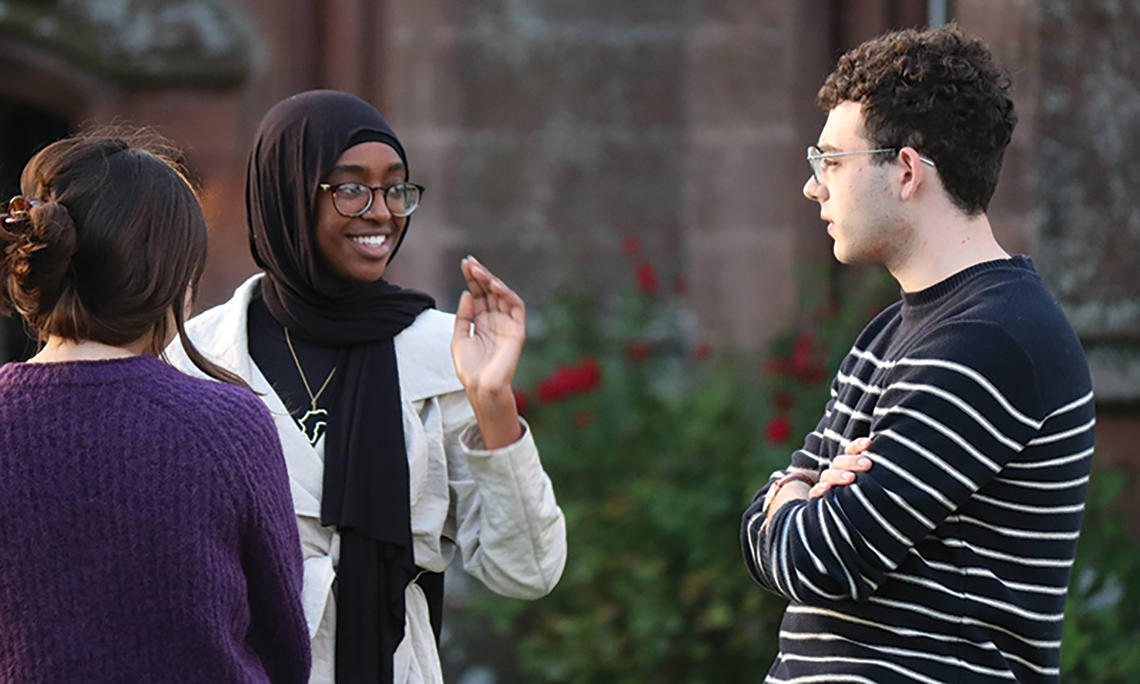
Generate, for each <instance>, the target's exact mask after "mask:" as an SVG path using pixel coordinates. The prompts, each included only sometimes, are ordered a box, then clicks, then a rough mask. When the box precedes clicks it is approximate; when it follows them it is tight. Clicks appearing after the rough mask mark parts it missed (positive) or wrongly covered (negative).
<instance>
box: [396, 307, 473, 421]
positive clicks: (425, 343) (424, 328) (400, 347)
mask: <svg viewBox="0 0 1140 684" xmlns="http://www.w3.org/2000/svg"><path fill="white" fill-rule="evenodd" d="M454 329H455V315H454V314H449V313H445V312H443V311H439V310H438V309H426V310H424V311H423V312H422V313H420V315H419V316H417V317H416V320H415V321H414V322H413V323H412V324H411V325H409V326H408V327H407V328H405V329H404V330H403V331H401V332H400V334H399V335H397V336H396V338H395V340H394V344H395V347H396V364H397V367H398V369H399V373H400V387H401V391H402V393H403V395H404V396H405V398H407V399H409V400H412V401H416V400H418V399H424V398H427V397H431V396H438V395H441V394H447V393H448V392H454V391H456V390H460V389H462V388H463V385H462V384H461V383H460V382H459V378H458V377H456V375H455V366H454V364H453V363H452V360H451V335H452V332H453V331H454Z"/></svg>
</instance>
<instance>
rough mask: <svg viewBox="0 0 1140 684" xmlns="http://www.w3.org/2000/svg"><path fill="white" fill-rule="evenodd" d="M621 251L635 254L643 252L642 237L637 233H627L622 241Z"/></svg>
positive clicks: (630, 254) (631, 254)
mask: <svg viewBox="0 0 1140 684" xmlns="http://www.w3.org/2000/svg"><path fill="white" fill-rule="evenodd" d="M621 253H622V254H628V255H629V256H633V255H635V254H639V253H641V238H639V237H637V236H636V235H627V236H625V238H623V239H622V241H621Z"/></svg>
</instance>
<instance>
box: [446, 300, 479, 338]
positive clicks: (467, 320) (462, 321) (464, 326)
mask: <svg viewBox="0 0 1140 684" xmlns="http://www.w3.org/2000/svg"><path fill="white" fill-rule="evenodd" d="M474 318H475V298H474V297H472V296H471V293H470V292H464V293H463V294H461V295H459V306H458V307H457V308H456V310H455V331H454V332H453V333H452V335H451V339H453V340H461V339H463V338H465V337H470V335H471V323H472V321H473V320H474Z"/></svg>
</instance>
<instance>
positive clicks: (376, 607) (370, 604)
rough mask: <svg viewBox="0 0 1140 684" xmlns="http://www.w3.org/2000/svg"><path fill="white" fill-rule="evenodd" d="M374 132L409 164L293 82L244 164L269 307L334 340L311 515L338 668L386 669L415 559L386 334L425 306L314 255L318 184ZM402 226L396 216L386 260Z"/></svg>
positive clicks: (379, 130) (345, 100) (369, 678)
mask: <svg viewBox="0 0 1140 684" xmlns="http://www.w3.org/2000/svg"><path fill="white" fill-rule="evenodd" d="M373 141H375V142H382V143H384V144H386V145H389V146H390V147H392V148H393V149H394V150H396V152H397V153H398V154H399V156H400V159H401V161H403V163H404V167H405V168H407V167H408V160H407V157H406V156H405V153H404V148H403V146H402V145H400V141H399V140H398V139H397V138H396V135H395V134H394V133H393V132H392V129H391V128H389V127H388V124H387V123H386V122H385V121H384V119H383V117H381V116H380V113H379V112H378V111H376V109H375V108H374V107H372V105H370V104H368V103H367V102H365V101H363V100H361V99H360V98H358V97H355V96H353V95H349V94H347V93H341V92H337V91H331V90H314V91H309V92H305V93H300V94H298V95H294V96H293V97H290V98H288V99H286V100H283V101H281V102H279V103H278V104H277V105H275V106H274V107H273V108H272V109H270V110H269V112H268V113H267V114H266V115H265V118H264V119H262V122H261V126H260V127H259V129H258V133H257V139H256V141H255V143H254V147H253V151H252V153H251V155H250V160H249V167H248V170H247V177H246V215H247V219H248V221H249V239H250V249H251V251H252V252H253V257H254V260H255V261H256V262H257V264H258V266H260V267H261V268H262V270H264V271H265V274H266V277H265V278H264V279H263V280H262V281H261V295H262V297H263V299H264V301H265V305H266V307H267V308H268V309H269V312H270V313H271V314H272V316H273V318H274V319H276V320H277V322H278V323H280V324H281V325H282V326H283V327H285V328H287V329H288V330H289V331H290V333H291V334H293V335H296V336H297V337H299V338H304V339H305V340H308V341H310V342H313V343H316V344H319V345H323V346H328V347H335V348H336V349H337V352H336V356H337V364H336V368H337V374H336V381H335V382H334V383H333V384H332V385H331V386H330V387H329V392H330V396H329V413H330V420H329V425H328V429H327V432H326V434H325V466H324V484H323V491H322V495H321V523H322V524H324V525H331V526H334V527H336V529H337V531H338V532H339V533H340V535H341V549H340V561H339V564H338V567H337V580H336V600H337V630H336V671H337V680H338V681H341V682H358V681H359V682H376V681H391V680H392V677H393V674H392V655H393V653H394V652H395V649H396V646H397V645H398V644H399V642H400V640H401V639H402V638H403V633H404V611H405V606H404V588H405V586H407V584H408V582H410V581H411V580H412V579H413V578H414V577H415V576H416V573H417V569H416V567H415V564H414V562H413V557H412V532H411V514H410V509H409V497H408V461H407V454H406V449H405V443H404V431H403V418H402V416H403V413H402V409H401V403H400V385H399V375H398V372H397V367H396V353H395V347H394V345H393V341H392V338H393V337H395V336H396V334H397V333H399V332H400V331H401V330H403V329H404V328H406V327H407V326H409V325H411V323H412V322H413V321H414V320H415V319H416V316H417V315H419V313H420V312H422V311H423V310H424V309H427V308H431V307H434V306H435V302H434V301H433V300H432V299H431V297H429V296H428V295H426V294H423V293H420V292H415V291H412V290H403V289H401V288H399V287H396V286H395V285H391V284H389V283H388V282H386V281H384V280H379V281H376V282H373V283H360V284H350V283H345V282H343V281H341V280H339V279H337V278H336V277H334V276H332V275H330V274H329V273H328V272H327V269H325V268H323V267H322V266H321V257H320V255H318V254H317V247H316V240H315V231H316V225H315V223H316V221H315V217H316V206H317V200H318V192H320V190H319V189H318V187H317V185H318V184H319V183H320V182H322V180H323V179H324V176H325V175H326V174H328V173H329V171H330V170H331V169H332V167H333V166H334V165H335V163H336V160H337V158H338V157H340V155H341V154H342V153H343V152H344V151H345V150H346V149H348V148H349V147H352V146H354V145H357V144H360V143H363V142H373ZM378 200H379V198H378ZM406 221H408V222H410V219H406ZM407 232H408V223H405V226H404V230H403V233H402V234H401V236H400V240H399V242H397V243H396V246H395V248H394V249H393V250H392V253H391V255H390V256H389V262H391V257H392V256H394V255H395V253H396V250H397V249H399V247H400V244H401V243H402V242H403V239H404V236H406V235H407Z"/></svg>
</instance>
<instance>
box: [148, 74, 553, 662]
mask: <svg viewBox="0 0 1140 684" xmlns="http://www.w3.org/2000/svg"><path fill="white" fill-rule="evenodd" d="M422 192H423V189H422V187H420V186H418V185H415V184H413V183H411V182H410V181H409V167H408V160H407V156H406V155H405V153H404V148H403V146H402V145H401V144H400V142H399V140H398V139H397V138H396V135H395V134H394V133H393V132H392V130H391V129H390V128H389V127H388V125H387V123H385V121H384V119H383V118H382V117H381V116H380V113H379V112H377V111H376V109H375V108H373V107H372V106H371V105H369V104H368V103H366V102H364V101H363V100H360V99H359V98H357V97H355V96H352V95H348V94H346V93H340V92H336V91H310V92H306V93H301V94H299V95H295V96H293V97H290V98H288V99H286V100H284V101H282V102H280V103H278V104H277V105H276V106H274V107H273V108H272V109H271V110H270V111H269V112H268V113H267V114H266V116H265V118H264V119H263V120H262V122H261V126H260V128H259V130H258V134H257V138H256V141H255V143H254V148H253V151H252V153H251V155H250V161H249V168H248V175H247V182H246V212H247V217H248V221H249V230H250V246H251V249H252V251H253V256H254V259H255V260H256V261H257V264H258V265H259V266H260V267H261V268H262V270H263V271H264V273H263V274H258V275H255V276H254V277H252V278H251V279H250V280H248V281H246V282H245V283H244V284H242V285H241V286H240V287H239V288H238V289H237V291H236V292H235V293H234V296H233V298H231V299H230V301H229V302H227V303H225V304H223V305H221V306H219V307H216V308H214V309H211V310H210V311H207V312H205V313H203V314H202V315H200V316H198V317H197V318H195V319H194V320H192V321H190V322H189V323H188V324H187V326H186V327H187V330H188V334H189V335H190V337H191V339H192V340H193V341H194V343H195V345H197V347H198V348H199V349H200V350H201V351H202V352H203V353H204V354H205V355H206V356H208V357H209V358H211V359H212V360H214V361H215V362H217V363H219V364H220V365H221V366H223V367H225V368H227V369H228V370H230V371H233V372H235V373H237V374H238V375H239V376H240V377H242V378H243V379H244V380H245V381H246V382H248V383H249V384H250V386H251V387H252V388H253V389H254V390H255V391H257V392H259V393H260V394H261V395H262V397H263V398H264V400H265V402H266V404H268V406H269V408H270V410H271V411H272V412H273V413H274V415H275V417H276V421H277V428H278V432H279V434H280V437H281V441H282V445H283V447H284V450H285V456H286V461H287V464H288V467H289V475H290V480H291V486H292V492H293V500H294V509H295V511H296V514H297V520H298V525H299V528H300V531H301V542H302V546H303V549H304V556H305V582H304V589H303V591H302V603H303V604H304V608H305V616H306V618H307V620H308V623H309V632H310V635H311V636H312V638H313V643H312V645H313V673H312V681H314V682H331V681H339V682H376V681H385V682H388V681H396V682H420V681H425V682H438V681H442V676H441V673H440V665H439V656H438V652H437V650H436V647H437V643H438V635H439V625H440V608H441V605H442V596H443V582H442V575H440V574H439V573H442V571H443V570H444V568H446V567H447V565H448V564H449V563H450V561H451V559H452V557H453V556H454V554H455V551H456V549H457V548H458V549H459V550H460V552H461V555H462V558H463V565H464V568H465V569H466V571H467V572H468V573H470V574H471V575H473V576H474V577H476V578H478V579H479V580H481V581H482V582H483V583H484V584H486V585H487V586H488V587H489V588H490V589H492V590H493V591H496V592H498V593H500V594H504V595H507V596H513V597H518V598H537V597H539V596H543V595H545V594H546V593H548V592H549V591H550V590H551V589H552V588H553V587H554V584H555V583H556V582H557V581H558V579H559V577H560V576H561V573H562V568H563V565H564V563H565V557H566V539H565V535H566V532H565V521H564V519H563V517H562V512H561V510H560V509H559V508H558V505H557V504H556V502H555V499H554V494H553V490H552V488H551V485H550V480H549V478H548V477H547V476H546V473H545V472H543V470H542V465H541V463H540V462H539V458H538V451H537V449H536V448H535V446H534V441H533V439H532V437H531V434H530V430H529V428H528V427H527V426H526V423H525V422H524V421H522V419H521V418H520V417H519V416H518V413H517V410H516V408H515V404H514V397H513V394H512V392H511V386H510V383H511V380H512V378H513V376H514V372H515V367H516V365H517V362H518V358H519V354H520V352H521V350H522V344H523V338H524V328H525V325H524V324H525V309H524V305H523V301H522V300H521V299H520V298H519V297H518V295H517V294H515V293H514V292H512V291H511V290H510V289H509V288H508V287H506V285H504V284H503V283H502V281H500V280H498V279H497V278H495V277H494V276H493V275H492V274H491V273H490V272H489V271H488V270H487V269H486V268H484V267H483V266H482V265H481V264H479V263H478V262H477V261H476V260H475V259H474V258H472V257H468V258H466V259H464V260H463V262H462V263H461V269H462V271H463V275H464V278H465V279H466V281H467V287H468V291H466V292H464V293H463V296H462V298H461V299H460V302H459V310H458V312H457V313H456V315H454V316H453V315H450V314H445V313H442V312H440V311H438V310H436V309H435V308H434V306H435V303H434V302H433V301H432V299H431V298H430V297H429V296H427V295H425V294H423V293H420V292H415V291H412V290H404V289H401V288H399V287H396V286H395V285H392V284H390V283H388V282H387V281H385V280H384V279H383V275H384V271H385V269H386V267H387V264H388V263H389V262H390V261H391V259H392V256H393V255H394V254H395V253H396V251H397V249H398V248H399V247H400V245H401V244H402V242H403V240H404V237H405V236H406V235H407V232H408V227H409V223H410V216H411V213H412V212H413V211H414V210H415V209H416V207H417V206H418V204H419V199H420V196H421V194H422ZM178 349H180V347H178V346H177V345H174V346H172V348H171V349H170V350H169V352H168V353H170V355H171V356H172V357H173V361H174V362H175V363H178V364H179V365H181V366H183V367H184V368H186V369H187V370H192V368H191V367H190V366H188V365H187V363H184V362H183V361H184V359H182V358H181V356H180V354H179V353H178ZM334 672H335V677H334Z"/></svg>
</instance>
